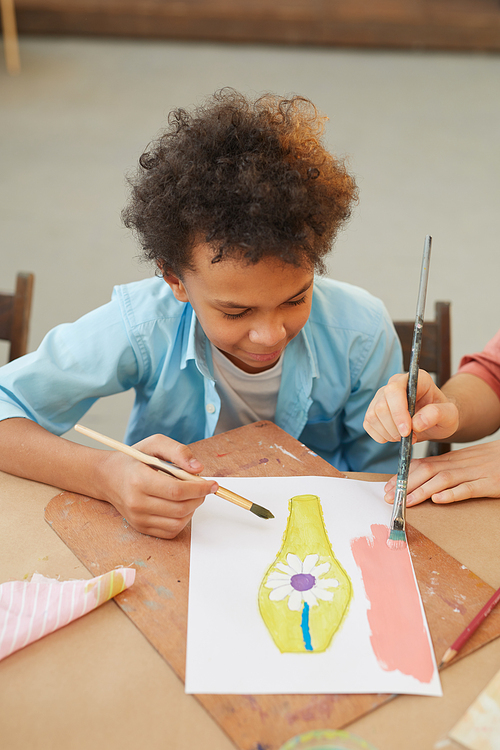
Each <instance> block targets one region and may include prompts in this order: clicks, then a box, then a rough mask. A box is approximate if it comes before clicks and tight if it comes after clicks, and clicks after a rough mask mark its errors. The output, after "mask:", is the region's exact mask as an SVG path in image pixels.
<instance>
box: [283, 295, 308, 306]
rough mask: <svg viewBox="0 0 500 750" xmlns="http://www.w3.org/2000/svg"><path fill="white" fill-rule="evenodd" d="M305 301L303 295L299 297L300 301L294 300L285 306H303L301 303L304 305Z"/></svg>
mask: <svg viewBox="0 0 500 750" xmlns="http://www.w3.org/2000/svg"><path fill="white" fill-rule="evenodd" d="M305 301H306V297H305V295H304V296H303V297H301V298H300V299H294V300H290V302H287V303H286V304H287V305H292V306H295V305H302V304H303V303H304V302H305Z"/></svg>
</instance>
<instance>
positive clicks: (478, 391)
mask: <svg viewBox="0 0 500 750" xmlns="http://www.w3.org/2000/svg"><path fill="white" fill-rule="evenodd" d="M442 391H443V393H444V394H445V396H446V397H447V398H449V399H450V400H451V401H453V402H454V403H455V404H456V406H457V408H458V412H459V428H458V430H457V431H456V432H455V434H454V435H451V436H450V440H451V441H452V442H462V443H463V442H472V441H473V440H479V439H480V438H483V437H486V436H487V435H491V434H492V433H493V432H495V431H496V430H498V428H499V427H500V400H499V399H498V396H497V395H496V393H495V392H494V391H493V390H492V389H491V388H490V386H489V385H488V384H487V383H485V381H484V380H482V379H481V378H479V377H477V376H476V375H471V374H470V373H465V372H464V373H458V374H457V375H454V376H453V377H452V378H450V380H448V382H447V383H445V385H444V386H443V388H442Z"/></svg>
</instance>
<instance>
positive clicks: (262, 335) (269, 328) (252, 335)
mask: <svg viewBox="0 0 500 750" xmlns="http://www.w3.org/2000/svg"><path fill="white" fill-rule="evenodd" d="M285 337H286V330H285V326H284V325H283V323H282V322H281V321H272V322H269V321H268V322H263V323H262V324H261V325H258V326H254V328H252V329H251V330H250V331H249V333H248V338H249V339H250V341H251V342H252V344H260V345H261V346H266V347H273V346H275V345H277V344H280V343H281V342H282V341H283V339H284V338H285Z"/></svg>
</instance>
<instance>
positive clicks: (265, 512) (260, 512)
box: [250, 503, 274, 518]
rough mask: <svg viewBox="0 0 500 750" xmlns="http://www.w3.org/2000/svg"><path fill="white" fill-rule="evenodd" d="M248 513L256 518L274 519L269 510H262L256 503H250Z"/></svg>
mask: <svg viewBox="0 0 500 750" xmlns="http://www.w3.org/2000/svg"><path fill="white" fill-rule="evenodd" d="M250 511H251V512H252V513H255V515H256V516H259V518H274V516H273V514H272V513H271V511H270V510H267V508H263V507H262V505H257V503H252V507H251V508H250Z"/></svg>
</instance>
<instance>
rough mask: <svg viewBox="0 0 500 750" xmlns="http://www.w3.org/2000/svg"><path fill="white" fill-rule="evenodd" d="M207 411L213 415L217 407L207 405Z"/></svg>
mask: <svg viewBox="0 0 500 750" xmlns="http://www.w3.org/2000/svg"><path fill="white" fill-rule="evenodd" d="M207 411H208V413H209V414H213V413H214V411H215V406H214V405H213V404H207Z"/></svg>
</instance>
